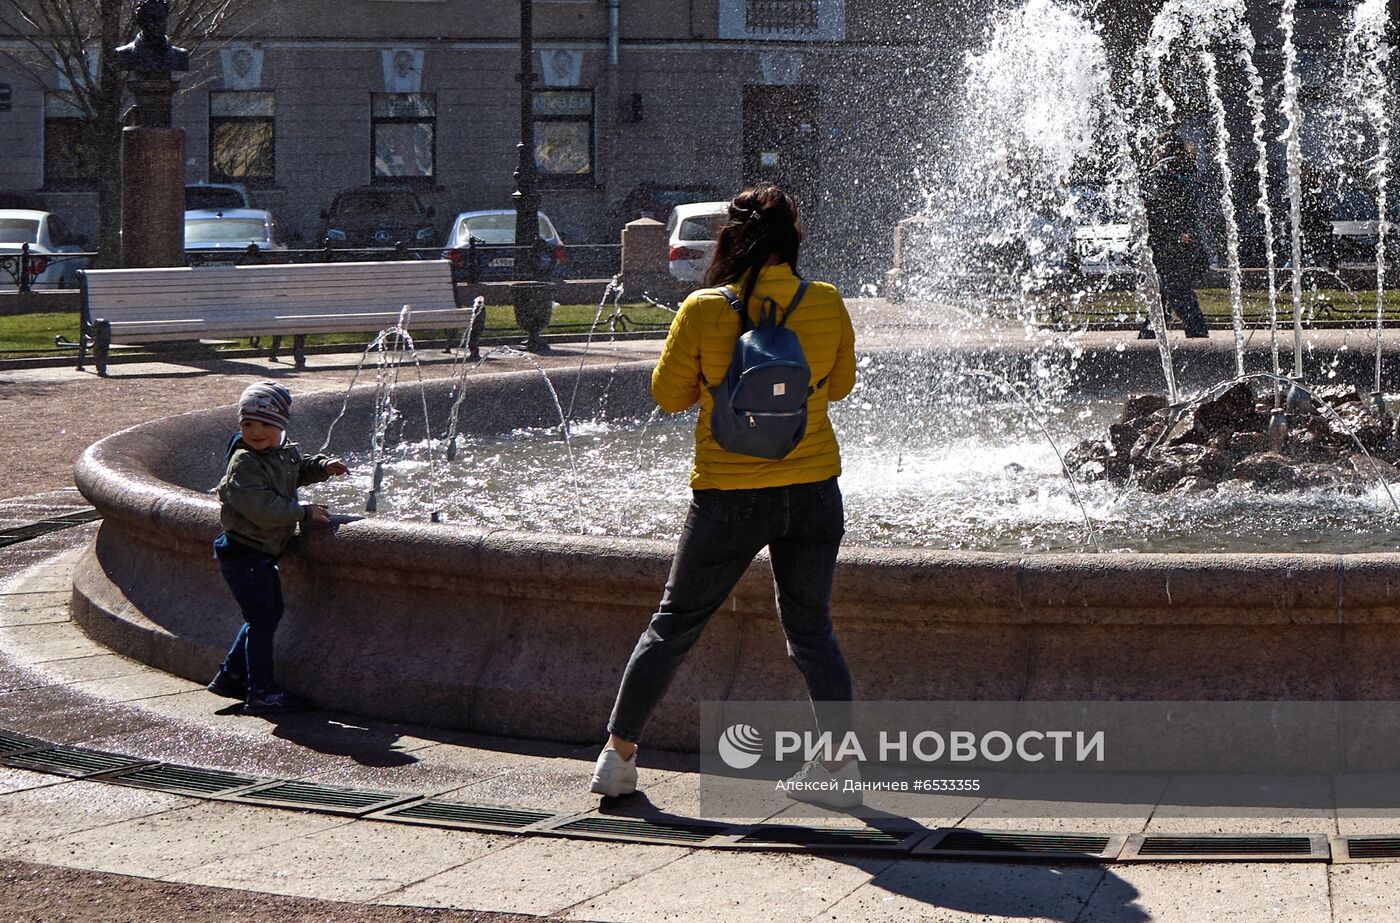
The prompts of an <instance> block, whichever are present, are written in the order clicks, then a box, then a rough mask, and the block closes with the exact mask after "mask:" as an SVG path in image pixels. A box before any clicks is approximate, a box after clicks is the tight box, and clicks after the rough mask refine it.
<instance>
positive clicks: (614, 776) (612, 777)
mask: <svg viewBox="0 0 1400 923" xmlns="http://www.w3.org/2000/svg"><path fill="white" fill-rule="evenodd" d="M636 790H637V754H636V753H633V754H632V758H631V759H630V760H624V759H623V758H622V754H620V753H618V752H617V751H616V750H614V749H612V748H611V747H609V748H607V749H606V750H604V751H603V752H602V753H600V754H598V762H597V763H596V764H594V766H593V784H592V785H591V786H589V791H591V792H593V793H594V794H597V795H604V796H606V797H608V798H617V797H619V796H621V795H630V794H632V793H633V792H635V791H636Z"/></svg>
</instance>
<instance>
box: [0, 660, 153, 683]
mask: <svg viewBox="0 0 1400 923" xmlns="http://www.w3.org/2000/svg"><path fill="white" fill-rule="evenodd" d="M150 669H151V668H150V667H148V666H146V665H145V664H144V663H140V662H138V661H135V660H131V659H129V658H126V657H123V656H122V655H120V654H93V655H92V656H90V657H72V658H69V659H68V660H51V661H49V662H48V663H45V664H43V665H41V666H35V667H32V668H28V669H20V668H16V669H15V670H13V671H12V672H13V674H14V676H13V677H6V678H5V679H4V680H0V684H3V683H4V682H6V681H9V682H12V683H14V684H15V686H14V689H15V691H18V690H21V689H37V688H40V687H43V686H67V685H75V684H78V683H83V682H87V681H89V680H95V679H111V678H114V677H118V676H130V675H131V674H133V673H145V672H148V671H149V670H150Z"/></svg>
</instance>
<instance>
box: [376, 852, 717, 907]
mask: <svg viewBox="0 0 1400 923" xmlns="http://www.w3.org/2000/svg"><path fill="white" fill-rule="evenodd" d="M689 853H690V850H688V849H682V848H678V847H674V846H634V845H630V844H623V843H604V842H597V841H588V840H563V839H555V838H552V837H529V838H525V839H520V840H518V841H517V842H516V843H515V844H514V845H511V846H510V847H509V848H506V849H499V850H495V851H493V852H491V853H488V854H487V855H485V856H483V857H482V858H480V859H475V860H473V861H471V862H468V863H467V864H465V865H460V866H458V867H457V868H454V869H449V870H448V871H446V872H443V873H442V874H440V875H434V876H433V877H432V878H428V879H425V880H424V881H420V882H418V883H417V884H415V885H412V886H410V887H407V888H405V889H403V890H402V891H395V892H393V893H392V894H388V895H385V896H384V897H382V898H380V899H379V901H380V902H381V903H389V904H407V905H413V906H421V907H457V908H471V909H472V910H496V911H501V912H508V913H528V914H535V915H538V916H545V915H548V914H554V913H559V912H561V911H564V910H567V909H568V908H570V907H572V906H574V905H575V904H578V903H579V902H581V901H586V900H588V899H590V898H593V897H597V896H598V895H601V894H604V893H606V892H608V891H611V890H612V889H614V888H616V887H618V886H620V885H623V884H626V883H627V882H629V881H632V880H634V879H636V878H638V877H640V876H642V875H646V874H649V873H652V872H655V871H657V870H658V869H663V868H665V867H666V866H667V865H670V864H671V863H672V862H675V861H677V860H679V859H681V858H682V857H684V856H686V855H687V854H689ZM661 912H662V908H656V909H654V911H653V917H652V919H659V918H660V916H661Z"/></svg>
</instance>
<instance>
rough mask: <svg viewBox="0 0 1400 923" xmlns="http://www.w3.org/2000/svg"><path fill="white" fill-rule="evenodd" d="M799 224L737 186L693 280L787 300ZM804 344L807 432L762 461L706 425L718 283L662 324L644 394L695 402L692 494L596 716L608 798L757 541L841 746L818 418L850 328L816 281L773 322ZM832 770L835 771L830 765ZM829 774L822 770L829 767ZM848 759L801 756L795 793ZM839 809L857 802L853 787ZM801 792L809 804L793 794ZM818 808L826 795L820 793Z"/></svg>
mask: <svg viewBox="0 0 1400 923" xmlns="http://www.w3.org/2000/svg"><path fill="white" fill-rule="evenodd" d="M801 241H802V225H801V221H800V219H799V217H798V211H797V205H796V203H795V202H794V201H793V200H792V198H791V197H790V196H788V195H787V194H786V193H785V192H783V191H782V190H781V189H779V188H778V187H776V186H771V185H763V186H756V187H754V188H751V189H746V190H744V191H743V192H741V193H740V194H739V195H737V196H735V197H734V201H733V202H732V203H730V206H729V221H728V222H727V223H726V224H725V225H724V227H723V228H722V229H721V230H720V233H719V239H718V242H717V244H716V249H715V259H714V262H713V264H712V265H711V266H710V270H709V272H708V274H707V275H706V279H705V281H706V282H707V283H708V284H709V285H712V286H730V287H731V291H733V290H734V289H738V290H740V291H741V292H742V294H741V295H740V297H739V302H738V303H739V304H742V305H744V306H746V308H747V310H748V311H749V316H750V317H751V318H755V319H756V318H757V316H758V311H759V310H760V309H761V307H762V305H763V304H764V303H765V301H766V300H768V299H771V301H772V302H773V303H775V304H776V305H778V306H780V307H781V308H784V309H786V308H788V306H789V305H791V304H792V301H793V298H794V296H795V295H796V293H797V290H798V285H799V282H800V280H799V279H798V277H797V274H796V268H797V251H798V248H799V246H800V244H801ZM785 324H786V326H787V327H788V329H790V330H791V331H793V332H794V333H795V334H796V335H797V338H798V340H799V342H800V343H801V345H802V352H803V355H804V357H805V358H806V361H807V365H808V366H809V367H810V369H811V380H812V381H814V382H816V383H817V384H816V387H815V388H814V389H813V390H812V392H811V394H810V395H809V396H808V399H807V428H806V432H805V434H804V435H803V436H802V438H801V441H799V442H798V443H797V445H796V447H794V448H793V449H792V451H790V452H789V453H788V454H787V455H785V456H784V457H783V458H781V459H776V460H769V459H762V458H755V457H752V456H748V455H739V454H736V453H733V452H728V451H725V450H724V449H723V448H721V447H720V446H719V445H718V444H717V443H716V441H715V439H714V437H713V436H712V434H711V433H710V413H711V410H712V408H713V406H714V399H713V397H712V396H711V394H710V390H709V389H710V388H712V387H714V386H715V385H716V384H720V383H722V382H723V381H724V378H725V373H726V372H727V371H728V368H729V363H730V359H731V357H732V355H733V352H734V344H735V341H736V339H737V338H738V336H739V333H740V321H739V318H738V316H737V313H736V311H735V310H734V309H733V308H731V305H730V302H729V300H728V299H727V298H726V297H725V296H724V294H723V293H721V292H719V291H717V290H716V289H713V288H711V289H702V290H700V291H697V292H694V293H693V294H691V296H690V297H689V298H687V299H686V300H685V302H684V303H683V304H682V305H681V308H680V311H679V312H678V313H677V314H676V318H675V320H674V321H673V322H672V324H671V331H670V334H669V335H668V336H667V338H666V345H665V348H664V349H663V350H662V353H661V360H660V361H659V362H658V363H657V366H656V369H655V371H653V372H652V377H651V393H652V396H653V397H655V399H656V403H657V404H659V405H660V406H661V408H662V409H663V410H665V411H667V412H669V413H679V412H681V411H683V410H685V409H687V408H689V407H690V406H691V405H693V404H695V403H696V401H699V403H700V416H699V419H698V421H697V422H696V424H695V467H694V469H693V470H692V471H691V474H690V486H691V488H692V490H693V492H694V499H693V500H692V502H691V504H690V512H689V515H688V516H687V518H686V522H685V526H684V528H683V529H682V531H681V537H680V543H679V546H678V547H677V549H676V555H675V559H674V561H673V562H672V565H671V574H670V578H669V579H668V580H667V581H666V589H665V592H664V593H663V594H662V597H661V604H660V606H659V608H658V609H657V612H656V614H655V615H653V616H652V618H651V623H650V625H649V626H648V627H647V630H646V631H645V632H643V634H642V636H641V638H640V640H638V642H637V647H636V649H635V650H634V651H633V652H632V658H631V660H630V661H628V664H627V669H626V672H625V673H624V674H623V677H622V685H621V688H620V689H619V690H618V694H617V702H616V704H615V705H614V707H613V712H612V717H611V720H610V721H609V722H608V732H609V737H608V742H607V745H606V747H605V748H604V750H603V752H602V754H601V755H600V756H599V757H598V762H597V765H596V767H595V769H594V773H593V782H592V790H593V791H594V792H597V793H598V794H601V795H607V796H610V797H616V796H618V795H625V794H630V793H631V792H633V791H635V790H636V788H637V757H636V751H637V741H639V740H640V739H641V737H642V731H643V729H644V728H645V725H646V722H647V719H648V718H649V717H650V716H651V713H652V711H653V710H654V709H655V707H656V705H657V703H658V702H659V701H660V700H661V697H662V696H663V695H664V694H665V692H666V689H667V687H668V686H669V685H670V683H671V679H672V677H674V676H675V673H676V670H677V669H679V667H680V665H681V662H682V661H683V660H684V659H685V656H686V654H687V653H688V652H689V650H690V648H691V646H692V645H694V643H695V642H696V641H697V640H698V639H699V637H700V633H701V631H702V630H703V629H704V627H705V623H706V622H707V621H708V620H709V618H710V616H711V615H713V614H714V612H715V610H716V609H718V608H719V607H720V605H721V604H722V603H723V602H724V600H725V599H726V598H727V597H728V596H729V594H730V592H731V591H732V590H733V589H734V585H735V584H736V583H738V582H739V578H740V577H742V576H743V574H744V571H745V570H747V569H748V566H749V564H750V562H752V561H753V558H754V556H755V555H756V554H758V552H759V551H760V550H762V549H763V548H764V547H767V548H768V550H769V555H770V558H771V560H772V566H773V581H774V583H775V584H776V588H777V601H778V615H779V619H780V620H781V622H782V627H783V632H784V633H785V634H786V635H787V648H788V655H789V656H790V657H791V659H792V660H793V662H794V663H795V664H796V665H797V668H798V669H799V670H801V671H802V675H803V678H804V679H805V680H806V682H807V690H808V693H809V695H810V696H811V699H812V701H813V703H814V704H815V703H837V704H835V705H834V706H823V707H822V713H823V715H824V716H825V715H826V714H828V711H830V713H831V714H832V715H834V716H835V717H834V718H833V719H831V720H828V721H827V722H826V724H827V725H832V724H835V725H841V726H843V727H835V728H833V727H830V726H826V727H823V730H833V731H834V732H835V734H836V737H835V739H836V740H837V741H838V742H839V740H840V737H841V734H842V733H844V731H845V730H846V729H849V720H850V719H849V707H850V706H849V703H850V700H851V676H850V672H849V671H848V670H847V668H846V661H845V658H843V657H842V655H841V648H840V646H839V645H838V644H837V642H836V636H835V633H834V632H833V630H832V625H831V615H830V608H829V604H830V600H831V585H832V578H833V575H834V573H835V569H836V555H837V551H838V549H839V548H840V545H841V537H842V535H843V534H844V533H845V517H844V512H843V509H842V505H841V489H840V487H839V486H838V485H837V481H836V478H837V475H839V474H840V473H841V457H840V452H839V450H838V448H837V445H836V435H835V434H834V433H833V432H832V429H831V421H830V420H829V419H828V417H827V402H828V401H839V400H841V399H842V398H843V397H845V396H846V395H847V394H849V393H850V392H851V389H852V387H854V386H855V380H856V362H855V334H854V332H853V330H852V328H851V318H850V315H849V314H848V313H847V312H846V306H845V304H844V303H843V302H842V300H841V295H840V294H839V293H838V292H837V291H836V288H835V287H834V286H831V285H828V284H826V283H824V282H812V283H810V284H809V285H808V287H807V290H806V291H805V293H804V294H803V296H802V298H801V300H800V302H799V303H798V304H797V305H796V306H795V307H793V308H792V309H791V317H790V318H788V319H787V320H786V322H785ZM838 767H839V768H838ZM833 770H834V771H833ZM857 773H858V770H857V769H856V766H855V764H854V763H853V762H852V763H847V764H845V765H840V764H836V763H829V764H823V763H809V764H807V765H806V766H804V767H803V770H802V772H801V773H799V777H801V778H799V777H794V779H793V781H794V782H795V783H800V782H802V781H803V780H804V779H805V780H806V781H810V782H813V783H816V782H822V783H826V782H831V781H834V782H835V783H836V784H835V785H834V786H828V785H815V784H814V785H810V786H808V785H797V786H796V787H795V788H794V787H790V788H789V794H791V795H792V796H793V797H802V796H801V795H800V794H798V792H801V791H815V792H825V793H827V794H830V793H831V791H830V790H831V789H832V788H834V789H835V790H836V792H838V793H839V791H840V789H841V788H842V787H843V786H842V785H841V783H842V782H845V781H848V780H851V779H858V775H857ZM844 798H845V799H846V800H845V802H844V803H843V804H841V805H838V806H848V805H853V804H856V803H859V796H858V795H856V796H855V798H854V799H851V797H850V793H846V794H845V795H844ZM803 800H813V799H811V798H804V799H803ZM821 800H823V802H824V803H828V804H829V803H832V801H831V799H830V798H829V797H824V798H822V799H821Z"/></svg>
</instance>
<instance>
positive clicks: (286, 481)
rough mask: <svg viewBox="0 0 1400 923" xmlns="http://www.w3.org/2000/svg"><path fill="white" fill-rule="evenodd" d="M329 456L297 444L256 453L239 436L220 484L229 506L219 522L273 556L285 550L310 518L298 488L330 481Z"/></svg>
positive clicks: (225, 505)
mask: <svg viewBox="0 0 1400 923" xmlns="http://www.w3.org/2000/svg"><path fill="white" fill-rule="evenodd" d="M328 461H330V458H329V456H326V455H311V456H305V455H302V454H301V450H299V449H298V448H297V447H296V445H295V444H294V443H291V442H283V443H282V444H281V445H280V446H278V447H276V448H272V449H265V450H264V451H261V452H255V451H253V450H252V449H250V448H248V447H247V446H245V445H244V444H243V441H242V440H241V439H239V440H235V441H234V443H233V444H232V446H231V447H230V451H229V458H228V467H227V468H226V469H225V470H224V478H223V480H222V481H220V482H219V486H218V487H217V488H215V492H216V493H218V495H219V500H220V501H222V503H223V506H222V507H221V508H220V510H219V524H220V525H222V526H223V527H224V532H225V533H227V534H228V537H229V538H231V539H235V540H237V541H238V542H240V543H242V544H244V545H247V546H248V547H250V548H256V549H258V550H259V551H264V552H266V553H268V554H271V555H280V554H281V553H282V552H283V551H284V550H285V549H286V547H287V542H289V541H291V538H292V536H293V535H294V534H295V533H296V529H297V523H299V522H301V521H302V520H303V519H305V518H306V508H307V505H308V504H304V503H300V502H298V500H297V488H298V487H301V486H303V485H305V484H315V483H316V482H318V481H324V480H327V479H328V478H329V477H330V475H329V474H327V473H326V462H328Z"/></svg>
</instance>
